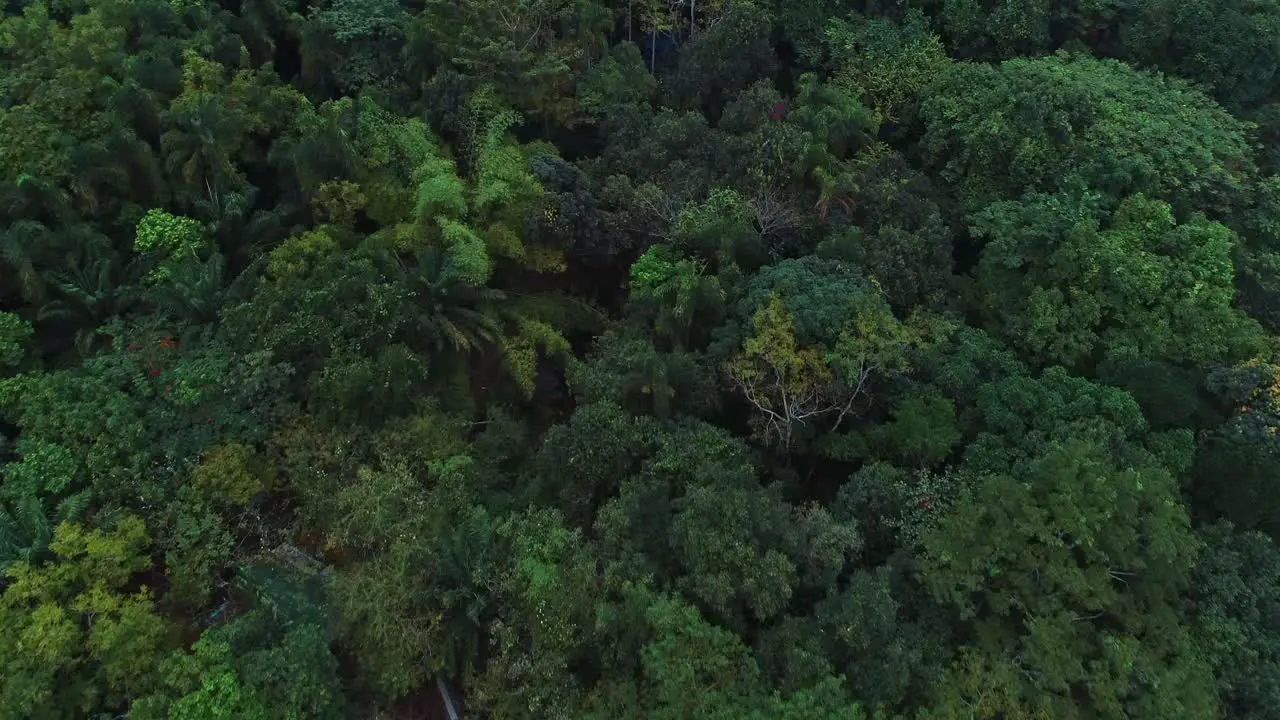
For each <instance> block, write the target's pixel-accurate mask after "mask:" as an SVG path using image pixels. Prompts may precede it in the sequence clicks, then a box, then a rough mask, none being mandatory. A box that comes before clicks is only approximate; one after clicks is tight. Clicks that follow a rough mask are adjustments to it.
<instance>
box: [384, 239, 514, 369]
mask: <svg viewBox="0 0 1280 720" xmlns="http://www.w3.org/2000/svg"><path fill="white" fill-rule="evenodd" d="M402 267H403V280H404V282H405V283H406V284H407V286H408V287H409V293H410V297H411V298H413V306H414V307H415V308H416V310H417V313H416V317H415V318H414V323H415V325H416V327H417V328H418V329H419V330H420V331H421V332H422V336H423V338H424V339H425V340H426V341H427V343H428V344H429V346H430V348H431V350H432V351H433V352H434V353H435V355H436V356H440V355H442V354H444V353H446V352H447V351H448V350H450V349H452V351H453V352H455V353H461V354H466V353H470V352H472V351H474V350H478V349H481V348H485V347H493V346H495V345H496V344H497V343H498V340H499V339H500V338H501V336H502V324H501V322H499V320H498V317H497V309H498V308H497V306H498V305H499V304H500V303H502V302H503V301H504V300H506V294H505V293H503V292H502V291H501V290H495V289H493V288H490V287H485V286H483V285H480V286H477V285H472V284H470V283H468V282H464V281H463V280H462V279H460V278H458V277H456V276H454V275H452V274H451V273H449V272H448V267H447V264H446V262H445V254H444V251H443V250H442V249H441V248H439V247H437V246H432V247H429V248H427V249H425V250H422V251H419V252H418V253H417V255H416V256H415V258H414V262H413V264H412V265H410V266H402Z"/></svg>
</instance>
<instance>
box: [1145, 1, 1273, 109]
mask: <svg viewBox="0 0 1280 720" xmlns="http://www.w3.org/2000/svg"><path fill="white" fill-rule="evenodd" d="M1135 9H1136V11H1137V12H1136V14H1135V17H1134V19H1133V20H1132V21H1131V22H1129V23H1128V24H1126V25H1125V26H1123V27H1122V28H1121V37H1120V42H1121V43H1122V45H1123V47H1124V49H1125V51H1126V54H1127V55H1128V56H1129V57H1131V58H1133V59H1134V60H1136V61H1138V62H1142V63H1144V64H1148V65H1152V66H1155V67H1158V68H1160V69H1162V70H1164V71H1165V72H1167V73H1169V74H1171V75H1177V76H1179V77H1184V78H1187V79H1189V80H1192V81H1195V82H1199V83H1203V84H1204V85H1207V86H1208V87H1209V88H1210V89H1211V90H1212V93H1213V96H1214V97H1216V98H1218V100H1219V101H1220V102H1222V104H1223V105H1225V106H1226V107H1227V108H1228V109H1231V110H1233V111H1239V110H1241V109H1245V108H1250V107H1254V106H1256V105H1258V104H1261V103H1262V102H1265V101H1267V100H1269V99H1271V98H1272V96H1273V92H1272V86H1273V83H1274V78H1275V76H1276V72H1277V71H1278V70H1280V44H1278V41H1277V40H1276V37H1277V32H1278V31H1280V9H1277V8H1276V7H1275V5H1273V4H1271V3H1257V4H1254V3H1242V2H1228V3H1213V4H1209V3H1202V2H1189V3H1172V2H1166V1H1165V0H1149V1H1147V2H1142V3H1138V4H1137V7H1136V8H1135Z"/></svg>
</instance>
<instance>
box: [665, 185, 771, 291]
mask: <svg viewBox="0 0 1280 720" xmlns="http://www.w3.org/2000/svg"><path fill="white" fill-rule="evenodd" d="M754 222H755V218H754V212H753V211H752V209H751V206H750V205H749V204H748V203H747V201H746V199H745V198H743V197H742V196H741V195H740V194H738V193H737V192H736V191H734V190H728V189H724V188H716V189H714V190H712V191H711V192H710V194H709V195H708V196H707V199H706V200H704V201H702V202H697V203H689V204H688V205H685V206H684V207H683V208H681V209H680V212H679V213H678V214H677V215H676V219H675V227H674V230H675V236H676V241H677V244H678V245H681V246H683V247H685V248H688V249H689V250H691V251H693V252H694V253H696V254H699V255H702V256H703V257H707V258H712V259H714V260H715V261H716V265H717V266H718V267H719V268H720V269H721V271H722V272H723V271H724V270H725V269H726V268H729V267H733V266H735V265H737V266H741V267H745V268H747V269H755V268H756V267H758V266H759V265H760V264H761V262H762V260H763V252H762V248H761V246H760V237H759V234H758V233H757V232H756V228H755V225H754ZM651 250H652V248H651Z"/></svg>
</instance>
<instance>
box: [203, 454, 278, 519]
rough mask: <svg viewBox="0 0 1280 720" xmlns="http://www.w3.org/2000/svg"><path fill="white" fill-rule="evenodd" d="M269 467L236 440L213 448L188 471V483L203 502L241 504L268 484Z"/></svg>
mask: <svg viewBox="0 0 1280 720" xmlns="http://www.w3.org/2000/svg"><path fill="white" fill-rule="evenodd" d="M271 482H272V477H271V468H270V466H268V465H266V464H265V463H264V462H263V461H262V459H260V458H258V457H257V456H256V455H255V454H254V452H253V450H252V449H250V448H247V447H245V446H244V445H242V444H240V443H235V442H233V443H228V444H226V445H222V446H220V447H216V448H213V449H212V450H211V451H209V452H208V453H206V454H205V456H204V457H202V458H201V459H200V464H199V465H197V466H196V468H195V470H194V471H192V473H191V486H192V487H193V488H194V489H195V491H196V492H197V493H198V494H199V495H200V496H201V497H202V498H203V499H204V500H206V501H207V502H210V503H215V504H222V503H226V504H228V505H232V506H236V505H245V504H247V503H248V502H249V501H250V500H252V499H253V496H254V495H257V494H258V493H260V492H262V491H263V490H265V489H267V488H268V487H270V485H271Z"/></svg>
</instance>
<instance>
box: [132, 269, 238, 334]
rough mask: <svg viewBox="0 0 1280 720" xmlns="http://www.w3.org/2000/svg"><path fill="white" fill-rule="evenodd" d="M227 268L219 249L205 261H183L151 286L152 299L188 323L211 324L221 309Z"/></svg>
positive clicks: (167, 311) (164, 311)
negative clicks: (218, 251)
mask: <svg viewBox="0 0 1280 720" xmlns="http://www.w3.org/2000/svg"><path fill="white" fill-rule="evenodd" d="M226 269H227V261H226V258H224V257H223V256H222V255H221V254H220V253H214V254H213V257H211V258H209V259H208V260H205V261H199V260H195V259H188V260H186V261H184V262H180V263H178V264H176V265H173V266H171V267H170V268H169V274H168V276H167V277H165V279H164V280H163V281H161V282H160V283H159V284H157V285H156V286H155V287H154V288H153V289H152V290H151V293H150V295H151V297H150V299H151V301H152V302H153V303H155V305H156V309H158V310H159V311H160V312H162V313H164V314H166V315H168V316H170V317H173V318H176V319H178V320H181V321H183V322H186V323H187V324H189V325H212V324H214V323H216V322H217V321H218V312H219V311H220V310H221V309H222V301H223V296H224V295H225V290H224V283H223V280H224V278H225V277H226Z"/></svg>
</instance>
